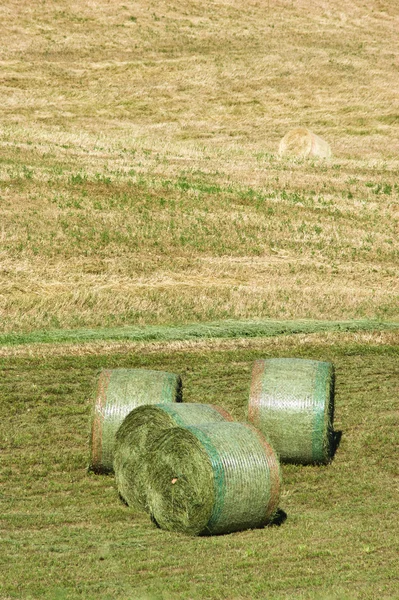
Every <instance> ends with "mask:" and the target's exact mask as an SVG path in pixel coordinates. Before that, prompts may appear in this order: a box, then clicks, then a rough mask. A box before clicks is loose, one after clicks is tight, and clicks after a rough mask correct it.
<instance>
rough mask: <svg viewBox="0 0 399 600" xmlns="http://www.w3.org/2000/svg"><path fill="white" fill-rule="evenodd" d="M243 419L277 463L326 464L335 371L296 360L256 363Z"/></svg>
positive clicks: (328, 365) (314, 363) (320, 363)
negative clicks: (258, 433) (257, 432)
mask: <svg viewBox="0 0 399 600" xmlns="http://www.w3.org/2000/svg"><path fill="white" fill-rule="evenodd" d="M248 408H249V410H248V417H249V420H250V421H252V423H253V424H254V425H255V426H256V427H258V428H259V429H260V430H261V431H262V433H264V434H265V435H266V436H267V438H268V439H269V440H270V441H271V443H272V444H273V447H274V448H275V450H276V452H277V453H278V455H279V457H280V460H281V461H282V462H291V463H300V464H309V463H327V462H328V461H329V460H330V458H331V452H332V421H333V411H334V367H333V365H332V364H331V363H328V362H321V361H317V360H305V359H301V358H272V359H268V360H257V361H255V363H254V367H253V371H252V381H251V389H250V396H249V407H248Z"/></svg>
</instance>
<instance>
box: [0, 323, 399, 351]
mask: <svg viewBox="0 0 399 600" xmlns="http://www.w3.org/2000/svg"><path fill="white" fill-rule="evenodd" d="M398 330H399V322H397V321H377V320H363V321H362V320H359V321H355V320H353V321H317V320H314V321H312V320H295V321H273V320H263V321H262V320H257V321H255V320H254V321H249V320H247V321H234V320H226V321H218V322H210V323H192V324H187V325H180V326H178V325H175V326H173V325H147V326H145V327H144V326H143V327H139V326H125V327H113V328H98V329H73V330H65V329H54V330H44V331H32V332H30V333H26V334H21V333H6V334H0V346H17V345H24V344H43V343H44V344H54V343H65V342H68V343H85V342H92V341H130V342H152V341H165V342H166V341H187V340H207V339H237V338H260V337H275V336H281V335H292V334H312V333H323V332H347V333H355V332H377V331H398Z"/></svg>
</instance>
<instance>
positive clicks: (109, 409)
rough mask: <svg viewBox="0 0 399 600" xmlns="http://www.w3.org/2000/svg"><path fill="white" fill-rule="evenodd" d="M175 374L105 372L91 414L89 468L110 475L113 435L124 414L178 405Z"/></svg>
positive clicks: (178, 387) (178, 383)
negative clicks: (147, 407) (146, 407)
mask: <svg viewBox="0 0 399 600" xmlns="http://www.w3.org/2000/svg"><path fill="white" fill-rule="evenodd" d="M181 395H182V382H181V379H180V377H179V376H178V375H174V374H173V373H165V372H164V371H151V370H146V369H104V370H103V371H102V372H101V374H100V377H99V380H98V386H97V394H96V398H95V402H94V406H93V411H92V415H91V435H90V446H91V448H90V459H89V469H90V470H92V471H94V472H95V473H112V471H113V457H114V445H115V435H116V432H117V430H118V427H119V426H120V424H121V423H122V421H123V419H124V418H125V417H126V415H127V414H128V413H129V412H131V411H132V410H133V409H134V408H136V407H137V406H141V405H143V404H161V403H171V402H181Z"/></svg>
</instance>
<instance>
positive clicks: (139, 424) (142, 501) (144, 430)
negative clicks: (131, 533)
mask: <svg viewBox="0 0 399 600" xmlns="http://www.w3.org/2000/svg"><path fill="white" fill-rule="evenodd" d="M215 421H232V418H231V416H230V415H229V413H227V412H226V411H225V410H223V409H222V408H219V407H218V406H212V405H209V404H189V403H188V404H157V405H152V406H140V407H139V408H136V409H135V410H133V411H132V412H131V413H129V414H128V415H127V417H126V418H125V420H124V421H123V423H122V425H121V426H120V427H119V429H118V431H117V434H116V441H115V453H114V471H115V478H116V485H117V488H118V491H119V494H120V496H121V497H122V498H123V500H124V501H125V502H126V504H128V505H129V506H132V507H135V508H138V509H141V510H146V509H147V506H146V505H147V494H146V485H145V480H146V468H147V462H146V461H145V460H144V459H143V456H144V454H145V453H146V451H147V448H148V447H150V446H151V444H152V443H153V442H154V440H155V439H156V438H157V437H159V436H160V434H161V433H162V432H163V431H165V430H166V429H170V428H171V427H177V426H179V427H187V426H189V425H197V424H200V423H211V422H215Z"/></svg>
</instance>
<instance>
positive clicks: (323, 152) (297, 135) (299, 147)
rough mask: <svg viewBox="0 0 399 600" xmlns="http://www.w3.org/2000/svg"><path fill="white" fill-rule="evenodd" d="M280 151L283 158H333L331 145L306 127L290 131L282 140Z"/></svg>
mask: <svg viewBox="0 0 399 600" xmlns="http://www.w3.org/2000/svg"><path fill="white" fill-rule="evenodd" d="M278 151H279V154H280V155H281V156H286V155H287V156H297V157H299V158H310V157H312V156H316V157H319V158H330V157H331V148H330V145H329V144H328V143H327V142H326V141H325V140H323V139H322V138H321V137H319V136H318V135H316V134H315V133H313V132H312V131H309V129H305V128H304V127H297V128H296V129H292V130H291V131H289V132H288V133H287V134H286V135H285V136H284V137H283V139H282V140H281V142H280V146H279V150H278Z"/></svg>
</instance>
